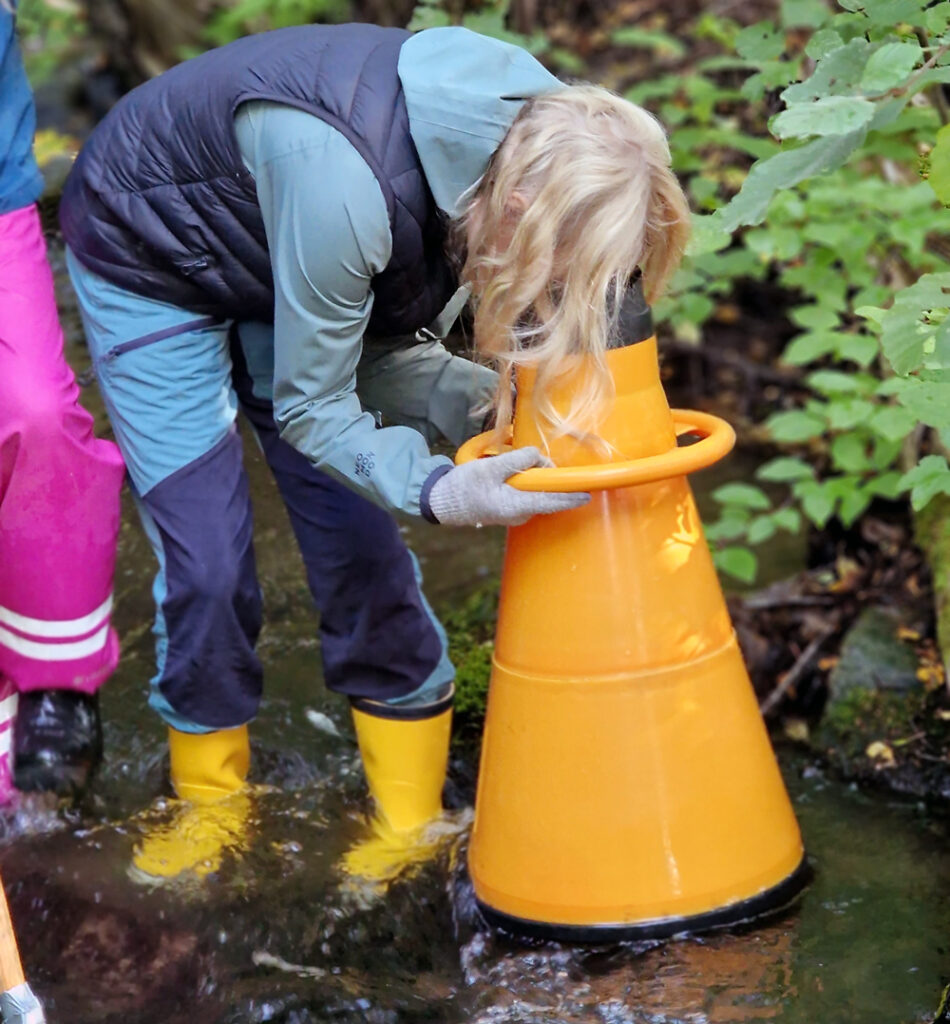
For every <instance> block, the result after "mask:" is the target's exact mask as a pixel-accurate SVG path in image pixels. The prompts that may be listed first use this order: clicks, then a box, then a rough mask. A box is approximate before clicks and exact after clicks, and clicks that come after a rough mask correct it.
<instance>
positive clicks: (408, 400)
mask: <svg viewBox="0 0 950 1024" xmlns="http://www.w3.org/2000/svg"><path fill="white" fill-rule="evenodd" d="M356 387H357V391H358V392H359V396H360V400H361V401H362V403H363V405H364V406H365V407H368V408H370V409H375V410H377V411H378V412H380V413H381V414H382V416H383V418H384V420H386V421H387V422H393V423H403V424H405V425H407V426H410V427H414V428H415V429H416V430H418V431H419V432H420V433H421V434H423V435H424V436H425V438H426V440H427V441H428V442H429V443H430V444H431V443H432V442H434V441H438V440H440V439H445V440H446V441H449V442H450V443H451V444H453V445H456V446H458V445H460V444H462V443H463V442H464V441H467V440H468V439H469V438H470V437H474V435H475V434H477V433H479V432H480V431H481V430H483V429H484V425H485V421H486V419H487V417H488V414H489V412H490V411H491V408H492V399H493V397H494V394H495V390H496V389H497V387H498V374H497V373H495V371H494V370H490V369H489V368H488V367H487V366H480V365H479V364H477V363H474V362H472V361H471V360H470V359H464V358H462V357H461V356H456V355H452V353H451V352H449V351H448V350H447V349H446V348H445V346H444V345H443V344H442V343H441V341H438V340H435V339H430V340H428V341H419V340H417V339H416V338H415V337H412V336H410V337H408V338H387V339H375V338H367V339H366V345H365V347H364V349H363V358H362V359H361V360H360V364H359V367H358V368H357V378H356Z"/></svg>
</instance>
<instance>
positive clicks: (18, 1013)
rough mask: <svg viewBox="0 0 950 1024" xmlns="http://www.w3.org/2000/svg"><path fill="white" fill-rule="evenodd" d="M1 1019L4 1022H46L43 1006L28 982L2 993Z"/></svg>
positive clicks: (31, 1023) (40, 1023)
mask: <svg viewBox="0 0 950 1024" xmlns="http://www.w3.org/2000/svg"><path fill="white" fill-rule="evenodd" d="M0 1021H3V1024H46V1017H44V1016H43V1008H42V1007H41V1006H40V1004H39V1000H37V998H36V996H35V995H33V992H32V990H31V989H30V986H29V985H27V984H26V982H24V983H23V984H22V985H17V986H16V987H15V988H11V989H10V991H9V992H4V993H2V994H0Z"/></svg>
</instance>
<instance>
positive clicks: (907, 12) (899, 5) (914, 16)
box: [860, 0, 924, 28]
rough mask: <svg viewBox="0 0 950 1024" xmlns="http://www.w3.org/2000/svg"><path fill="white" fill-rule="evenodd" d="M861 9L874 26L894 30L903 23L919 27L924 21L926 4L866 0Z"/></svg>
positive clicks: (898, 0) (902, 0) (900, 0)
mask: <svg viewBox="0 0 950 1024" xmlns="http://www.w3.org/2000/svg"><path fill="white" fill-rule="evenodd" d="M860 7H861V8H862V9H863V10H864V13H865V14H866V15H867V16H868V17H869V18H870V19H871V24H872V25H881V26H883V27H884V28H893V27H894V26H895V25H897V24H898V23H900V22H902V21H906V22H909V23H910V24H911V25H919V24H921V22H922V21H923V14H924V12H923V7H924V4H922V3H921V2H920V0H864V2H863V3H861V5H860Z"/></svg>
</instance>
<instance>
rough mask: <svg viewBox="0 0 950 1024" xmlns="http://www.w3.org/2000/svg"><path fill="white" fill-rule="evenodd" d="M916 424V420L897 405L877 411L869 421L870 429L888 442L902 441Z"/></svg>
mask: <svg viewBox="0 0 950 1024" xmlns="http://www.w3.org/2000/svg"><path fill="white" fill-rule="evenodd" d="M916 424H917V418H916V417H915V416H914V415H912V414H911V413H910V412H908V411H907V409H904V408H901V406H899V405H888V406H885V407H884V408H883V409H878V410H877V412H875V413H874V415H873V416H872V417H871V420H870V427H871V429H872V430H874V431H876V432H877V433H878V434H881V435H882V436H883V437H885V438H887V440H888V441H903V439H904V438H905V437H907V435H908V434H909V433H910V432H911V431H912V430H913V429H914V427H915V426H916Z"/></svg>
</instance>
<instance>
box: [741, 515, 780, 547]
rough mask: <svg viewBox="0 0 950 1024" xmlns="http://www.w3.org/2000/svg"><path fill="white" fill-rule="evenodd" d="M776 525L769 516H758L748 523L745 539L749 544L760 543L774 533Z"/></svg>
mask: <svg viewBox="0 0 950 1024" xmlns="http://www.w3.org/2000/svg"><path fill="white" fill-rule="evenodd" d="M776 529H777V527H776V525H775V522H774V521H773V519H772V517H771V516H758V517H757V518H755V519H753V520H752V522H751V523H750V524H749V532H748V533H747V534H746V539H747V540H748V541H749V543H750V544H761V543H762V541H764V540H768V539H769V537H772V536H774V535H775V531H776Z"/></svg>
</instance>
